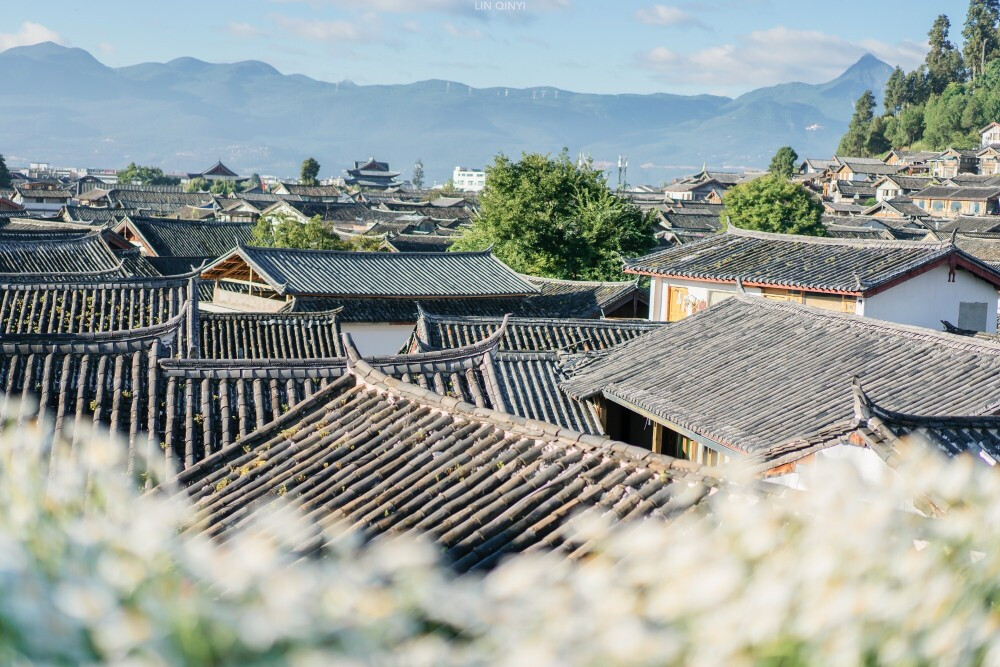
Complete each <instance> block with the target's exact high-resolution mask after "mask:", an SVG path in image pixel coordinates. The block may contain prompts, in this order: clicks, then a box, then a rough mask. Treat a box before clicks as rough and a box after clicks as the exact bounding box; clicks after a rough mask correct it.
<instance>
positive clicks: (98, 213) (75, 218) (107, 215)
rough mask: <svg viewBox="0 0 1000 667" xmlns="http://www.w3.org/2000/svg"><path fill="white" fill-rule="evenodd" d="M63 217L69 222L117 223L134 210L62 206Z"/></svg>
mask: <svg viewBox="0 0 1000 667" xmlns="http://www.w3.org/2000/svg"><path fill="white" fill-rule="evenodd" d="M63 210H64V211H65V213H64V214H63V217H64V218H65V219H67V221H69V222H92V223H104V222H118V221H119V220H121V219H122V218H124V217H125V216H126V215H129V214H130V213H132V214H134V213H135V209H129V208H92V207H90V206H71V205H68V206H64V207H63Z"/></svg>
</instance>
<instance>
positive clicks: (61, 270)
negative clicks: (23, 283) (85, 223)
mask: <svg viewBox="0 0 1000 667" xmlns="http://www.w3.org/2000/svg"><path fill="white" fill-rule="evenodd" d="M0 274H8V275H9V274H21V275H25V274H47V275H66V274H76V275H79V276H86V275H102V274H103V275H125V272H123V270H122V266H121V262H120V261H119V259H118V258H117V257H115V255H114V253H112V252H111V249H110V248H109V247H108V245H107V243H105V242H104V239H103V238H101V235H100V234H99V233H97V232H94V233H92V234H87V235H86V236H81V237H78V238H72V239H45V240H25V241H14V240H10V239H9V238H7V239H3V240H2V241H0Z"/></svg>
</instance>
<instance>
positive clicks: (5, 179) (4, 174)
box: [0, 155, 14, 188]
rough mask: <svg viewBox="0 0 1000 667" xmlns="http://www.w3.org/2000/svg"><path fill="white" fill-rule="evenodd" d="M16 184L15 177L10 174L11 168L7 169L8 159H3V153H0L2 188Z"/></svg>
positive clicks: (0, 184)
mask: <svg viewBox="0 0 1000 667" xmlns="http://www.w3.org/2000/svg"><path fill="white" fill-rule="evenodd" d="M13 184H14V179H13V178H12V177H11V175H10V170H9V169H7V161H6V160H4V159H3V155H0V188H9V187H11V186H12V185H13Z"/></svg>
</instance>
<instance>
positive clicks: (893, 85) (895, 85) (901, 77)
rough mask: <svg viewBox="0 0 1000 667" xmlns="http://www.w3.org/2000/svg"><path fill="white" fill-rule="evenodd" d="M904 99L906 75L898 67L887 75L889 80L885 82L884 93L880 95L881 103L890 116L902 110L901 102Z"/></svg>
mask: <svg viewBox="0 0 1000 667" xmlns="http://www.w3.org/2000/svg"><path fill="white" fill-rule="evenodd" d="M905 97H906V73H905V72H903V70H902V68H900V67H899V66H898V65H897V66H896V69H894V70H892V74H890V75H889V80H888V81H886V82H885V93H884V94H883V95H882V103H883V104H884V105H885V112H886V113H890V114H895V113H898V112H899V110H900V109H902V108H903V100H904V98H905Z"/></svg>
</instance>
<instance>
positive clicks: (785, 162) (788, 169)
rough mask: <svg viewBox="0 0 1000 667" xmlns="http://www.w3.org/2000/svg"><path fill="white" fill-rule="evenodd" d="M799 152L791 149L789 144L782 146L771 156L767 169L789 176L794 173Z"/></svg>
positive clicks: (773, 172)
mask: <svg viewBox="0 0 1000 667" xmlns="http://www.w3.org/2000/svg"><path fill="white" fill-rule="evenodd" d="M798 159H799V154H798V153H796V152H795V151H794V150H792V147H791V146H782V147H781V148H779V149H778V152H777V153H775V154H774V157H773V158H771V166H770V167H768V171H770V172H771V173H772V174H778V175H780V176H784V177H785V178H789V177H791V175H792V174H794V173H795V163H796V162H798Z"/></svg>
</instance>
